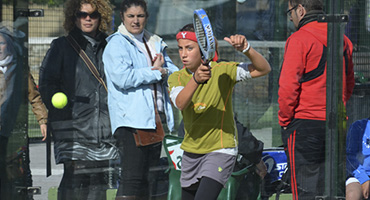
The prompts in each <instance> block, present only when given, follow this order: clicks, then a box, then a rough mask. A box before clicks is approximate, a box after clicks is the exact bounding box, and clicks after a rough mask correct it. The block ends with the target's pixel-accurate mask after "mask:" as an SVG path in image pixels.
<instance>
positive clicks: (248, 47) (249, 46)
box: [242, 42, 251, 53]
mask: <svg viewBox="0 0 370 200" xmlns="http://www.w3.org/2000/svg"><path fill="white" fill-rule="evenodd" d="M250 48H251V44H250V43H249V42H248V45H247V48H245V49H244V50H243V51H242V52H243V53H245V52H247V51H248V50H249V49H250Z"/></svg>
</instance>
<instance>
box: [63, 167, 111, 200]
mask: <svg viewBox="0 0 370 200" xmlns="http://www.w3.org/2000/svg"><path fill="white" fill-rule="evenodd" d="M108 166H109V161H68V162H65V163H64V174H63V177H62V180H61V182H60V185H59V188H58V200H74V199H76V200H85V199H86V200H104V199H106V190H107V189H108V170H107V169H108Z"/></svg>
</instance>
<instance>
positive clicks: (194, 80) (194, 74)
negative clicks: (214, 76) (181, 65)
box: [193, 74, 201, 85]
mask: <svg viewBox="0 0 370 200" xmlns="http://www.w3.org/2000/svg"><path fill="white" fill-rule="evenodd" d="M193 79H194V81H195V82H196V83H197V84H198V85H200V84H201V83H199V82H198V81H197V80H196V79H195V74H194V75H193Z"/></svg>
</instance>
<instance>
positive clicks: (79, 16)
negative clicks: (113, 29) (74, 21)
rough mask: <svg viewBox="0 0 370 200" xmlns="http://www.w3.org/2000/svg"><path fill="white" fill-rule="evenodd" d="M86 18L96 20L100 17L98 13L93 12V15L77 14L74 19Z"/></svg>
mask: <svg viewBox="0 0 370 200" xmlns="http://www.w3.org/2000/svg"><path fill="white" fill-rule="evenodd" d="M87 16H89V17H90V18H91V19H97V18H99V17H100V13H99V12H98V11H94V12H93V13H90V14H89V13H87V12H81V11H79V12H77V13H76V17H77V18H83V19H85V18H86V17H87Z"/></svg>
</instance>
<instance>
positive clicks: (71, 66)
mask: <svg viewBox="0 0 370 200" xmlns="http://www.w3.org/2000/svg"><path fill="white" fill-rule="evenodd" d="M64 14H65V22H64V29H65V30H66V31H67V32H68V35H67V36H62V37H59V38H57V39H55V40H54V41H53V42H52V43H51V46H50V49H49V50H48V52H47V53H46V56H45V58H44V61H43V63H42V66H41V68H40V83H39V85H40V93H41V97H42V99H43V101H44V103H45V105H46V107H47V108H48V110H49V113H48V119H49V120H48V123H49V126H48V128H50V131H51V133H52V135H53V140H54V154H55V160H56V163H57V164H60V163H63V164H64V174H63V177H62V180H61V182H60V185H59V188H58V199H59V200H60V199H68V200H70V199H78V200H81V199H96V200H102V199H105V198H106V197H105V196H106V195H105V191H106V189H107V188H108V178H107V177H108V174H107V170H106V169H107V167H108V165H109V160H111V159H116V158H117V156H118V153H117V150H116V148H115V147H114V142H115V141H114V138H113V137H112V134H111V126H110V121H109V115H108V106H107V90H106V86H105V82H106V80H105V79H106V78H105V74H104V65H103V61H102V54H103V50H104V48H105V46H106V44H107V43H106V41H105V38H106V37H107V32H108V31H109V29H110V27H111V21H112V18H111V16H112V7H111V5H110V4H109V2H108V1H106V0H68V1H67V2H66V4H65V11H64ZM83 54H84V56H85V57H84V59H82V55H83ZM89 66H90V68H89ZM94 70H96V73H95V74H93V73H92V72H93V71H94ZM57 92H63V93H64V94H65V95H66V96H67V99H68V103H67V105H66V106H64V107H63V108H60V107H58V108H55V107H54V106H53V104H52V97H53V95H54V94H55V93H57Z"/></svg>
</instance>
